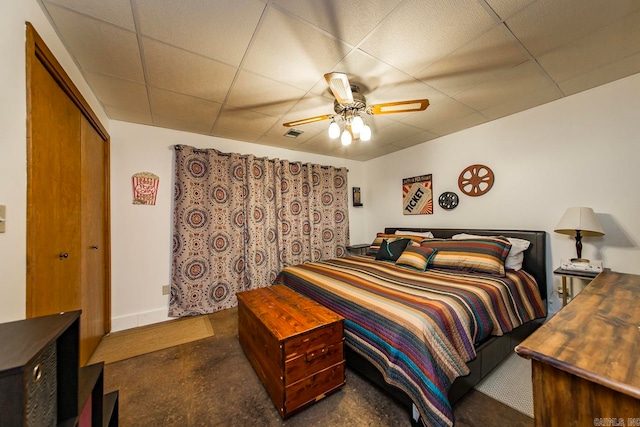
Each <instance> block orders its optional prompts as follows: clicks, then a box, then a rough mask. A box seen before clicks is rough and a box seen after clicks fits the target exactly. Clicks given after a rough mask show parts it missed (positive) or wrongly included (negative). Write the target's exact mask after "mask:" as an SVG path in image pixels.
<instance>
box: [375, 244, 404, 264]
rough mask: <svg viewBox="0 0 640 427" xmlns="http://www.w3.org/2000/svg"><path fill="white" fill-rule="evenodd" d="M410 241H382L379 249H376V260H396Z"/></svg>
mask: <svg viewBox="0 0 640 427" xmlns="http://www.w3.org/2000/svg"><path fill="white" fill-rule="evenodd" d="M410 241H411V240H410V239H396V240H394V241H392V242H389V241H387V239H382V244H381V245H380V249H378V253H377V254H376V259H377V260H380V261H395V260H397V259H398V258H399V257H400V255H402V252H403V251H404V249H405V248H406V247H407V245H408V244H409V242H410Z"/></svg>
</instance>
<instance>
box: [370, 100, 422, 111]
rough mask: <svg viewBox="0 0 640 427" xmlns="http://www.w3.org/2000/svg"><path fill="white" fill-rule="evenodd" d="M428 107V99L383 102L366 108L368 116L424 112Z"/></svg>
mask: <svg viewBox="0 0 640 427" xmlns="http://www.w3.org/2000/svg"><path fill="white" fill-rule="evenodd" d="M428 106H429V100H428V99H414V100H411V101H398V102H384V103H382V104H376V105H372V106H370V107H369V108H367V113H369V114H393V113H410V112H412V111H424V110H426V109H427V107H428Z"/></svg>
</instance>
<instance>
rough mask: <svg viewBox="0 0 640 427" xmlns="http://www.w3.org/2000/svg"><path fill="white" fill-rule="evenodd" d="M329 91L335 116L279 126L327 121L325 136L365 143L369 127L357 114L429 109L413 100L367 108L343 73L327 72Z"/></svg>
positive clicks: (368, 106)
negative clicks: (328, 123) (341, 127)
mask: <svg viewBox="0 0 640 427" xmlns="http://www.w3.org/2000/svg"><path fill="white" fill-rule="evenodd" d="M324 78H325V80H326V81H327V84H328V85H329V89H331V92H332V93H333V96H334V97H335V100H334V101H333V110H334V111H335V114H324V115H322V116H315V117H308V118H306V119H302V120H295V121H293V122H287V123H283V126H286V127H293V126H298V125H304V124H307V123H315V122H319V121H322V120H331V125H329V137H331V138H337V137H338V136H340V139H341V141H342V144H343V145H349V144H351V141H352V140H354V139H361V140H362V141H368V140H369V139H370V138H371V128H370V127H369V126H368V125H367V124H366V123H365V121H364V119H363V118H362V117H361V114H363V113H366V114H369V115H377V114H393V113H408V112H413V111H424V110H426V108H427V107H428V106H429V100H428V99H414V100H409V101H397V102H384V103H382V104H375V105H367V100H366V98H365V96H364V95H363V94H361V93H360V88H359V87H358V86H357V85H354V84H351V83H350V82H349V78H348V77H347V75H346V74H345V73H338V72H335V73H327V74H325V75H324ZM336 119H337V120H338V121H342V122H344V130H343V131H342V132H341V131H340V125H339V124H338V122H336Z"/></svg>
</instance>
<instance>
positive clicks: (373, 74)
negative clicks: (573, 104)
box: [39, 0, 640, 161]
mask: <svg viewBox="0 0 640 427" xmlns="http://www.w3.org/2000/svg"><path fill="white" fill-rule="evenodd" d="M39 1H40V2H41V5H42V8H43V10H44V11H45V13H46V14H47V15H48V16H49V19H50V21H51V23H52V24H53V26H54V27H55V29H56V31H57V32H58V34H59V36H60V38H61V39H62V41H63V43H64V44H65V46H66V48H67V49H68V51H69V52H70V53H71V55H72V57H73V58H74V60H75V61H76V63H77V65H78V67H79V68H80V70H81V72H82V73H83V75H84V77H85V78H86V80H87V82H88V83H89V85H90V87H91V89H92V90H93V92H94V93H95V95H96V97H97V98H98V100H99V101H100V103H101V104H102V106H103V107H104V109H105V111H106V113H107V115H108V116H109V117H110V118H111V119H114V120H123V121H127V122H134V123H141V124H146V125H152V126H159V127H163V128H171V129H178V130H183V131H187V132H193V133H198V134H205V135H213V136H218V137H223V138H228V139H233V140H238V141H246V142H252V143H257V144H265V145H270V146H276V147H282V148H288V149H293V150H298V151H304V152H311V153H318V154H325V155H329V156H336V157H343V158H348V159H353V160H362V161H364V160H369V159H372V158H375V157H378V156H382V155H385V154H388V153H391V152H394V151H397V150H401V149H404V148H406V147H410V146H412V145H416V144H420V143H422V142H425V141H428V140H431V139H434V138H437V137H439V136H442V135H447V134H450V133H453V132H457V131H460V130H463V129H466V128H469V127H472V126H476V125H479V124H481V123H485V122H488V121H491V120H495V119H498V118H500V117H504V116H507V115H509V114H513V113H516V112H519V111H523V110H526V109H528V108H532V107H535V106H538V105H541V104H544V103H547V102H550V101H554V100H557V99H559V98H562V97H564V96H569V95H572V94H574V93H577V92H580V91H583V90H586V89H590V88H593V87H596V86H599V85H602V84H605V83H608V82H611V81H613V80H617V79H620V78H622V77H626V76H629V75H632V74H635V73H638V72H640V1H637V0H611V1H604V0H537V1H535V0H349V1H345V0H324V1H318V0H180V1H176V0H108V1H105V0H39ZM330 71H340V72H345V73H347V74H348V76H349V78H350V80H351V82H352V83H357V84H358V85H359V86H360V87H361V90H362V92H363V93H364V94H365V95H366V97H367V103H368V104H375V103H381V102H392V101H400V100H407V99H417V98H427V99H429V101H430V104H431V105H430V106H429V108H427V109H426V110H425V111H422V112H412V113H398V114H388V115H383V116H378V115H376V116H368V117H367V123H368V124H369V125H370V126H371V129H372V132H373V137H372V138H371V140H370V141H368V142H362V141H355V142H354V143H353V144H351V145H350V146H347V147H343V146H342V145H341V144H340V141H339V140H332V139H329V137H328V136H327V128H328V126H329V122H328V121H322V122H317V123H310V124H305V125H301V126H298V127H297V128H296V129H297V130H300V131H303V132H304V133H302V134H301V135H300V136H298V137H297V138H295V139H294V138H289V137H286V136H284V134H285V132H286V131H287V130H288V128H285V127H283V126H282V124H283V123H285V122H289V121H294V120H299V119H303V118H306V117H312V116H318V115H323V114H332V113H333V96H332V94H331V91H330V90H329V89H328V87H327V83H326V81H325V80H324V77H323V75H324V74H325V73H328V72H330ZM593 107H594V108H598V107H597V105H594V106H593Z"/></svg>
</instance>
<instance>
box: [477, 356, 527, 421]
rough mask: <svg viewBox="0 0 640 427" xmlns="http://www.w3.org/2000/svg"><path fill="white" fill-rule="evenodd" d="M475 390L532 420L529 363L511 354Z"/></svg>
mask: <svg viewBox="0 0 640 427" xmlns="http://www.w3.org/2000/svg"><path fill="white" fill-rule="evenodd" d="M475 389H476V390H478V391H480V392H481V393H484V394H486V395H487V396H489V397H492V398H494V399H495V400H497V401H499V402H502V403H504V404H505V405H507V406H509V407H511V408H513V409H515V410H517V411H519V412H522V413H523V414H525V415H528V416H530V417H531V418H533V386H532V383H531V361H530V360H527V359H524V358H522V357H520V356H518V355H517V354H516V353H513V354H511V355H510V356H509V357H507V358H506V359H505V360H504V361H503V362H502V363H500V364H499V365H498V366H496V368H495V369H494V370H493V371H491V373H490V374H489V376H487V377H486V378H485V379H483V380H482V381H480V382H479V383H478V384H477V385H476V386H475Z"/></svg>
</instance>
